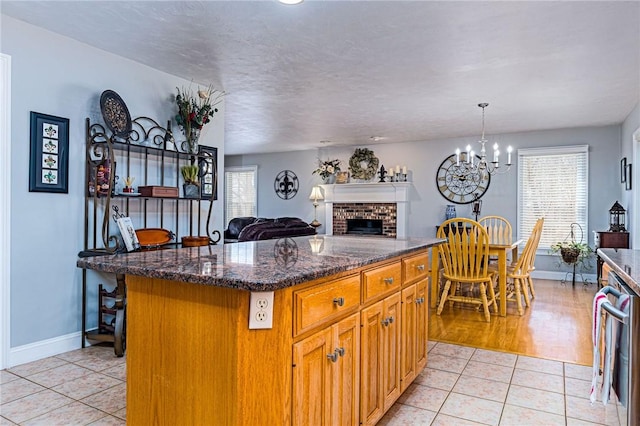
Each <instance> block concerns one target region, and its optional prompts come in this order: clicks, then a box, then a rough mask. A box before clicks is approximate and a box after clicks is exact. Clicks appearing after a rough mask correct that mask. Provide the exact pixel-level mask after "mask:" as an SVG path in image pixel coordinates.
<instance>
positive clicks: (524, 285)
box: [520, 278, 531, 308]
mask: <svg viewBox="0 0 640 426" xmlns="http://www.w3.org/2000/svg"><path fill="white" fill-rule="evenodd" d="M520 283H521V285H522V295H523V296H524V305H525V306H526V307H527V308H528V307H529V305H530V304H531V303H530V300H529V283H528V281H527V278H523V279H521V280H520Z"/></svg>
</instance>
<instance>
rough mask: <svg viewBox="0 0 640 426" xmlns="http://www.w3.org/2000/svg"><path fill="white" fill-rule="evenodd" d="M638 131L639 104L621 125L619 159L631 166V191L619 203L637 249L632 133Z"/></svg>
mask: <svg viewBox="0 0 640 426" xmlns="http://www.w3.org/2000/svg"><path fill="white" fill-rule="evenodd" d="M637 130H640V103H638V104H636V107H635V108H634V109H633V111H631V113H629V115H628V116H627V119H626V120H625V121H624V123H622V136H621V137H622V153H621V154H620V157H627V162H630V163H632V164H633V169H632V170H633V172H634V173H633V174H634V176H633V181H632V190H631V191H622V195H621V196H620V203H621V204H622V205H623V207H624V208H625V209H627V213H628V217H627V224H628V226H627V228H628V229H629V230H630V237H631V246H632V247H634V248H638V247H639V244H638V241H639V240H640V238H639V236H640V214H638V209H639V207H640V205H639V203H640V200H639V199H638V198H639V197H638V194H639V191H638V188H639V187H638V185H639V184H640V180H638V179H639V178H640V169H639V168H640V140H638V141H637V142H635V143H634V142H633V133H634V132H636V131H637Z"/></svg>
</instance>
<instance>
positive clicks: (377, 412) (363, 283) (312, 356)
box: [127, 252, 428, 426]
mask: <svg viewBox="0 0 640 426" xmlns="http://www.w3.org/2000/svg"><path fill="white" fill-rule="evenodd" d="M424 253H425V252H422V254H424ZM410 257H411V256H405V257H404V258H402V257H398V258H395V259H393V260H391V261H386V262H383V263H380V264H373V265H369V266H367V267H363V268H358V269H356V270H354V271H350V272H349V273H341V274H339V275H336V276H333V277H327V278H321V279H317V280H313V281H310V282H308V283H304V284H300V285H299V286H295V287H287V288H283V289H280V290H276V291H275V292H274V302H273V306H274V311H273V327H272V328H271V329H264V330H262V329H260V330H253V329H248V327H247V324H248V322H249V305H250V294H249V292H247V291H240V290H237V289H232V288H226V287H217V286H207V285H195V284H188V283H182V282H177V281H167V280H161V279H156V278H143V277H139V276H127V292H128V298H129V301H130V302H131V304H130V306H129V307H128V309H129V311H128V315H130V319H131V321H130V322H129V329H130V330H129V331H128V332H130V334H129V336H130V341H131V343H130V345H129V347H128V348H127V351H128V353H127V364H128V365H129V364H130V365H129V367H131V368H130V369H128V372H127V410H128V412H127V422H128V424H129V423H130V424H132V425H137V424H145V425H146V424H150V423H164V424H200V423H202V419H206V422H208V423H210V424H230V425H236V424H237V425H245V424H247V425H248V424H252V425H253V424H261V425H262V424H265V425H271V424H273V425H291V424H294V425H314V426H315V425H352V426H356V425H360V424H367V425H372V424H376V423H377V422H378V421H379V420H380V419H381V418H382V417H383V416H384V414H385V412H387V410H389V408H391V406H392V405H393V404H394V403H395V402H396V401H397V399H398V398H399V396H400V395H401V393H402V392H403V390H404V389H406V388H407V387H408V386H409V384H410V383H411V382H412V381H413V380H414V379H415V377H416V376H417V375H418V374H419V373H420V372H421V370H422V369H423V368H424V365H425V363H426V346H427V309H426V303H423V302H422V301H424V300H425V295H426V288H427V283H428V278H427V273H428V271H422V270H421V269H422V268H417V266H419V265H421V264H422V263H423V261H424V260H427V261H428V259H426V257H425V258H423V259H422V260H420V261H417V260H416V259H410ZM404 260H407V262H404ZM411 265H413V266H411ZM411 271H415V273H411ZM405 277H410V278H409V279H408V280H407V279H405ZM385 278H393V281H394V282H393V283H389V284H386V283H384V279H385ZM380 282H382V283H384V284H385V285H383V286H378V284H380ZM368 284H371V285H370V286H369V287H368V288H367V286H368ZM389 285H390V286H391V288H389V287H388V286H389ZM365 289H367V290H368V292H367V294H368V298H367V297H365ZM167 318H171V321H167ZM212 319H213V320H212ZM158 327H160V328H158ZM194 342H197V344H194ZM149 348H153V350H149ZM258 367H261V369H259V370H258V369H257V368H258Z"/></svg>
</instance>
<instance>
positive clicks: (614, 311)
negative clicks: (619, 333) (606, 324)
mask: <svg viewBox="0 0 640 426" xmlns="http://www.w3.org/2000/svg"><path fill="white" fill-rule="evenodd" d="M602 309H604V310H605V311H607V312H608V313H610V314H611V315H613V317H614V318H615V319H617V320H618V321H620V322H621V323H623V324H628V321H629V314H625V313H624V312H622V311H621V310H620V309H618V308H616V307H615V306H613V305H612V304H611V302H604V303H603V304H602Z"/></svg>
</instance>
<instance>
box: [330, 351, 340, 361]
mask: <svg viewBox="0 0 640 426" xmlns="http://www.w3.org/2000/svg"><path fill="white" fill-rule="evenodd" d="M327 358H328V359H329V360H330V361H331V362H337V361H338V354H337V353H336V352H333V353H330V354H327Z"/></svg>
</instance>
